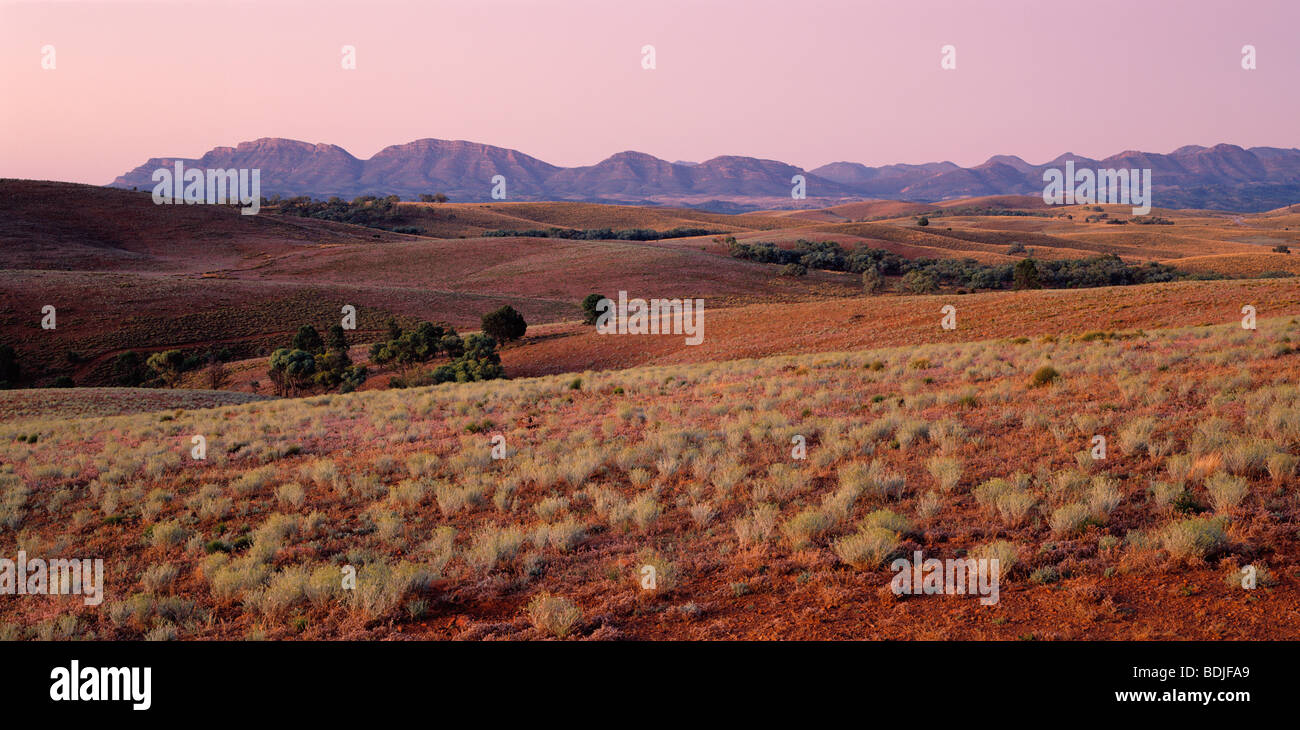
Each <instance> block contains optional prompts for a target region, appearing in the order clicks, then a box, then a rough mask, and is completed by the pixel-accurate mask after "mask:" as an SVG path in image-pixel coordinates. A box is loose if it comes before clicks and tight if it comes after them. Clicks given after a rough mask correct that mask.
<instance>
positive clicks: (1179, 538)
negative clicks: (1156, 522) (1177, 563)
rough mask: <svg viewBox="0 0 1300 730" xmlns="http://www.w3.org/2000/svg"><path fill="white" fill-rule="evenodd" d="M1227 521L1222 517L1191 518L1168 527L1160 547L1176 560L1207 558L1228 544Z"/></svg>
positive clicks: (1161, 537)
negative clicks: (1225, 532) (1226, 534)
mask: <svg viewBox="0 0 1300 730" xmlns="http://www.w3.org/2000/svg"><path fill="white" fill-rule="evenodd" d="M1224 523H1225V520H1224V519H1223V518H1221V517H1189V518H1187V519H1185V520H1179V521H1178V522H1172V523H1170V524H1169V525H1167V526H1166V527H1165V529H1164V531H1163V532H1162V533H1161V535H1160V545H1161V547H1163V548H1164V549H1165V550H1168V551H1169V553H1170V554H1171V555H1173V556H1174V557H1176V558H1183V559H1186V558H1193V557H1195V558H1205V557H1209V556H1210V555H1213V554H1215V553H1217V552H1218V551H1219V550H1221V549H1222V548H1223V547H1224V545H1225V544H1226V543H1227V537H1226V536H1225V535H1224V532H1223V528H1224Z"/></svg>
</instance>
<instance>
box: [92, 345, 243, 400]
mask: <svg viewBox="0 0 1300 730" xmlns="http://www.w3.org/2000/svg"><path fill="white" fill-rule="evenodd" d="M233 357H234V356H233V355H232V353H231V352H230V349H229V348H225V347H222V348H217V347H211V348H209V349H207V350H189V351H186V350H180V349H175V350H162V351H160V352H155V353H152V354H150V355H148V356H147V357H142V356H141V355H140V354H139V353H138V352H136V351H134V350H127V351H126V352H123V353H120V354H119V355H118V356H117V357H115V358H113V363H112V365H111V366H110V374H109V378H110V379H111V381H112V383H113V384H114V385H120V386H123V387H127V388H139V387H142V386H144V387H164V388H175V387H176V386H178V385H180V381H181V378H182V377H183V376H184V375H185V373H188V372H192V371H194V370H198V369H200V368H203V369H204V377H205V383H206V385H207V386H208V388H210V389H212V390H220V389H221V388H223V387H225V385H226V383H227V382H228V380H229V376H228V374H227V372H226V366H225V363H227V362H229V361H230V360H231V359H232V358H233Z"/></svg>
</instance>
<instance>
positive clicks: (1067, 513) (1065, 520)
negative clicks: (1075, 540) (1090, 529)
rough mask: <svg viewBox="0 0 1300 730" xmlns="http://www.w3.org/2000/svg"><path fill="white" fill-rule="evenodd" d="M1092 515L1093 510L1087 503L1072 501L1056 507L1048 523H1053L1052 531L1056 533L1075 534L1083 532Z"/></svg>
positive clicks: (1062, 534)
mask: <svg viewBox="0 0 1300 730" xmlns="http://www.w3.org/2000/svg"><path fill="white" fill-rule="evenodd" d="M1091 516H1092V510H1090V509H1089V508H1088V506H1087V505H1085V504H1081V503H1079V502H1072V503H1070V504H1067V505H1062V506H1061V507H1058V508H1056V510H1055V511H1053V512H1052V516H1051V518H1050V519H1049V520H1048V524H1049V525H1051V528H1052V532H1053V533H1054V534H1056V535H1061V536H1069V535H1075V534H1078V533H1080V532H1083V528H1084V527H1086V526H1087V525H1088V520H1089V519H1090V518H1091Z"/></svg>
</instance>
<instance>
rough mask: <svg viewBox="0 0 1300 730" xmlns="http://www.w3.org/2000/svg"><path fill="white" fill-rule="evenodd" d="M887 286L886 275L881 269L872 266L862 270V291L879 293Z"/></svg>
mask: <svg viewBox="0 0 1300 730" xmlns="http://www.w3.org/2000/svg"><path fill="white" fill-rule="evenodd" d="M884 288H885V277H884V276H882V275H881V274H880V270H879V269H877V268H876V267H874V266H872V267H871V268H869V269H867V270H866V271H863V272H862V291H863V292H865V293H867V294H879V293H880V290H881V289H884Z"/></svg>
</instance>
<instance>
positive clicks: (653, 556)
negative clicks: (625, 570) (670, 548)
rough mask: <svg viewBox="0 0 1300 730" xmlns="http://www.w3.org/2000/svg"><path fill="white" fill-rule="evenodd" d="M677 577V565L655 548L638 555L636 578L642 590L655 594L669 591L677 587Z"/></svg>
mask: <svg viewBox="0 0 1300 730" xmlns="http://www.w3.org/2000/svg"><path fill="white" fill-rule="evenodd" d="M647 568H650V570H646V569H647ZM677 577H678V576H677V566H676V565H675V564H674V563H671V562H669V561H668V560H667V559H666V558H664V556H662V555H660V554H659V553H657V552H655V551H654V550H643V551H641V553H640V554H638V555H637V557H636V575H635V580H636V584H637V587H638V588H639V589H640V590H642V591H646V592H649V593H652V594H654V595H662V594H664V593H668V592H669V591H671V590H672V589H673V588H675V587H677Z"/></svg>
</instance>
